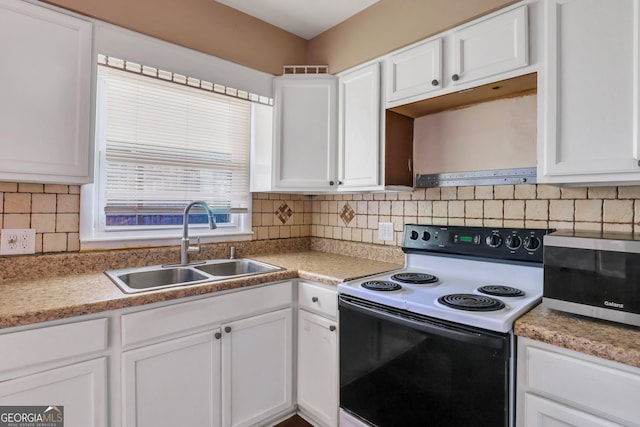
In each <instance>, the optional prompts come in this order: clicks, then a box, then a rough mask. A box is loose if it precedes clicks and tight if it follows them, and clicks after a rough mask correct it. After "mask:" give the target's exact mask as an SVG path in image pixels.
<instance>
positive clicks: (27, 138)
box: [0, 0, 95, 184]
mask: <svg viewBox="0 0 640 427" xmlns="http://www.w3.org/2000/svg"><path fill="white" fill-rule="evenodd" d="M92 28H93V27H92V24H91V23H90V22H87V21H84V20H81V19H77V18H75V17H72V16H68V15H65V14H63V13H58V12H56V11H53V10H50V9H47V8H44V7H40V6H36V5H33V4H29V3H27V2H24V1H17V0H0V52H2V64H3V66H2V67H0V93H1V94H2V99H1V101H0V129H2V132H1V135H0V147H1V148H2V157H1V158H0V180H2V181H20V182H40V183H61V184H82V183H86V182H89V181H91V179H92V163H93V162H92V159H91V156H92V152H93V150H92V148H91V147H92V145H91V132H90V127H91V126H90V122H91V119H90V117H91V111H92V108H91V86H92V84H91V74H92V69H93V67H94V62H95V61H94V60H93V58H92V54H91V52H92Z"/></svg>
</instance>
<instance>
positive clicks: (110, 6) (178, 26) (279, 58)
mask: <svg viewBox="0 0 640 427" xmlns="http://www.w3.org/2000/svg"><path fill="white" fill-rule="evenodd" d="M48 3H51V4H54V5H56V6H60V7H62V8H65V9H69V10H72V11H75V12H78V13H80V14H83V15H86V16H90V17H93V18H97V19H100V20H102V21H106V22H109V23H112V24H115V25H118V26H121V27H124V28H128V29H130V30H133V31H137V32H139V33H142V34H146V35H148V36H152V37H156V38H158V39H161V40H165V41H168V42H172V43H175V44H178V45H181V46H185V47H188V48H191V49H194V50H197V51H200V52H203V53H207V54H210V55H214V56H217V57H218V58H222V59H226V60H228V61H231V62H235V63H237V64H240V65H244V66H247V67H250V68H253V69H256V70H260V71H264V72H267V73H271V74H275V75H279V74H282V65H285V64H300V63H304V62H305V61H306V54H307V41H306V40H304V39H302V38H300V37H298V36H295V35H293V34H291V33H288V32H286V31H284V30H281V29H279V28H277V27H274V26H272V25H270V24H267V23H265V22H263V21H260V20H258V19H256V18H253V17H251V16H249V15H246V14H244V13H241V12H238V11H237V10H235V9H232V8H230V7H228V6H225V5H223V4H221V3H218V2H216V1H214V0H180V1H175V0H134V1H131V0H91V1H87V0H49V1H48Z"/></svg>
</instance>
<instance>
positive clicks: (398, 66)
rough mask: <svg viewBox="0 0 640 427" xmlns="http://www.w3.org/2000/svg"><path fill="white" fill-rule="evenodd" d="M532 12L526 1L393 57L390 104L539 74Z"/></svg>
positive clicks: (389, 61) (389, 65)
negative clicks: (534, 46)
mask: <svg viewBox="0 0 640 427" xmlns="http://www.w3.org/2000/svg"><path fill="white" fill-rule="evenodd" d="M531 10H533V12H534V14H533V15H535V14H536V13H537V10H538V5H537V3H536V2H533V1H527V2H522V3H521V4H519V5H516V6H511V7H508V8H505V9H503V10H500V11H498V12H495V13H492V14H490V15H488V16H486V17H482V18H480V19H478V20H475V21H473V22H471V23H469V24H465V25H463V26H460V27H456V28H454V29H452V30H449V31H447V32H444V33H441V34H438V35H437V36H435V37H433V38H430V39H427V40H425V41H421V42H419V43H416V44H414V45H412V46H409V47H407V48H404V49H401V50H399V51H397V52H394V53H391V54H389V55H387V57H386V58H385V61H386V71H387V77H386V95H387V99H386V107H387V108H393V107H397V106H400V105H404V104H409V103H412V102H416V101H422V100H425V99H429V98H435V97H439V96H442V95H445V94H450V93H453V92H458V91H461V90H465V89H469V88H473V87H476V86H480V85H485V84H488V83H492V82H496V81H500V80H506V79H510V78H513V77H517V76H521V75H524V74H530V73H533V72H536V71H537V69H536V67H535V62H536V61H535V55H533V59H534V60H533V61H532V55H531V52H530V47H531V46H530V44H531V41H532V40H534V38H535V37H531V36H530V34H529V33H530V26H529V19H530V16H529V15H530V11H531ZM532 19H536V17H535V16H534V17H533V18H532ZM475 102H477V100H476V101H475Z"/></svg>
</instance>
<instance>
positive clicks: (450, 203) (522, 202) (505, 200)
mask: <svg viewBox="0 0 640 427" xmlns="http://www.w3.org/2000/svg"><path fill="white" fill-rule="evenodd" d="M378 222H392V223H393V224H394V230H395V232H396V233H395V240H394V241H392V242H381V241H380V240H378V233H377V229H378ZM312 223H313V225H312V227H311V234H312V236H316V237H324V238H329V239H339V240H346V241H353V242H365V243H374V244H384V245H395V246H399V245H400V244H401V241H402V226H403V224H405V223H420V224H435V225H469V226H489V227H531V228H555V229H559V230H560V229H562V230H595V231H622V232H632V231H634V232H640V186H631V187H591V188H586V187H581V188H560V187H554V186H549V185H496V186H480V187H442V188H429V189H416V190H414V191H413V192H411V193H370V194H354V195H338V196H316V197H314V199H313V214H312Z"/></svg>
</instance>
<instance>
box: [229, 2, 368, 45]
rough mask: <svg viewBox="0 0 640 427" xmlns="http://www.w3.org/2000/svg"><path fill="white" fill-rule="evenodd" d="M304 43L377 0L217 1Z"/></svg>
mask: <svg viewBox="0 0 640 427" xmlns="http://www.w3.org/2000/svg"><path fill="white" fill-rule="evenodd" d="M217 1H218V2H219V3H222V4H225V5H227V6H229V7H232V8H234V9H237V10H239V11H241V12H244V13H246V14H247V15H251V16H254V17H256V18H258V19H261V20H263V21H265V22H268V23H270V24H272V25H275V26H276V27H279V28H282V29H283V30H286V31H288V32H290V33H293V34H296V35H298V36H300V37H302V38H304V39H306V40H309V39H312V38H313V37H315V36H317V35H318V34H320V33H323V32H324V31H326V30H328V29H329V28H331V27H333V26H334V25H337V24H339V23H341V22H342V21H344V20H346V19H347V18H349V17H351V16H353V15H355V14H356V13H358V12H360V11H361V10H363V9H366V8H368V7H369V6H371V5H372V4H374V3H377V2H378V1H379V0H251V1H247V0H217Z"/></svg>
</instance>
